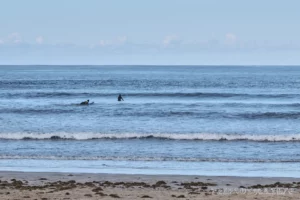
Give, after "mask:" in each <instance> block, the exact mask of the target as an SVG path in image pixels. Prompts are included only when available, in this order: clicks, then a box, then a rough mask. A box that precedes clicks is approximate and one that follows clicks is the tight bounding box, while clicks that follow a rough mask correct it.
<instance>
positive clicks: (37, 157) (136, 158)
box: [0, 155, 300, 163]
mask: <svg viewBox="0 0 300 200" xmlns="http://www.w3.org/2000/svg"><path fill="white" fill-rule="evenodd" d="M1 159H3V160H4V159H8V160H9V159H11V160H13V159H15V160H21V159H32V160H105V161H152V162H155V161H156V162H159V161H177V162H225V163H226V162H235V163H296V162H300V159H251V158H247V159H239V158H236V159H235V158H232V159H230V158H229V159H227V158H192V157H142V156H47V155H41V156H40V155H0V160H1Z"/></svg>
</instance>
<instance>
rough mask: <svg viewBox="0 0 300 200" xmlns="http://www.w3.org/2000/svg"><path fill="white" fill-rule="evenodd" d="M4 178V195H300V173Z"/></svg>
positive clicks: (0, 195) (0, 189) (1, 174)
mask: <svg viewBox="0 0 300 200" xmlns="http://www.w3.org/2000/svg"><path fill="white" fill-rule="evenodd" d="M0 180H1V182H0V199H25V197H26V198H28V199H44V200H46V199H47V200H49V199H100V198H101V199H114V198H122V199H144V198H153V199H177V198H182V199H202V198H205V199H222V198H224V195H226V197H228V198H230V199H241V198H247V199H255V198H259V199H286V198H289V199H297V197H298V196H299V194H300V178H286V177H238V176H198V175H141V174H132V175H129V174H104V173H60V172H15V171H0ZM258 195H259V196H258Z"/></svg>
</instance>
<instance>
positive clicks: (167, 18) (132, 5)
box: [0, 0, 300, 65]
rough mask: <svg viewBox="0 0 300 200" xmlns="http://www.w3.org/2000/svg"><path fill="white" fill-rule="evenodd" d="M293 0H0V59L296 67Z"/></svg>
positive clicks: (297, 30)
mask: <svg viewBox="0 0 300 200" xmlns="http://www.w3.org/2000/svg"><path fill="white" fill-rule="evenodd" d="M299 8H300V1H298V0H288V1H283V0H251V1H246V0H245V1H244V0H186V1H184V0H180V1H179V0H151V1H142V0H126V1H125V0H124V1H123V0H118V1H117V0H109V1H108V0H86V1H83V0H51V1H41V0H26V1H25V0H24V1H23V0H0V64H199V65H205V64H216V65H220V64H236V65H239V64H244V65H259V64H264V65H265V64H278V65H284V64H295V65H297V64H299V65H300V21H299V20H300V12H299Z"/></svg>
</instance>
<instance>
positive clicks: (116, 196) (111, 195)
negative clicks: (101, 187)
mask: <svg viewBox="0 0 300 200" xmlns="http://www.w3.org/2000/svg"><path fill="white" fill-rule="evenodd" d="M109 196H110V197H113V198H120V197H119V196H118V195H117V194H110V195H109Z"/></svg>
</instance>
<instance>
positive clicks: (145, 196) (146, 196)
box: [141, 195, 152, 199]
mask: <svg viewBox="0 0 300 200" xmlns="http://www.w3.org/2000/svg"><path fill="white" fill-rule="evenodd" d="M141 198H145V199H146V198H152V197H150V196H148V195H143V196H142V197H141Z"/></svg>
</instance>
